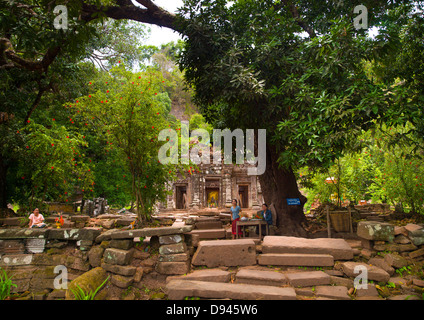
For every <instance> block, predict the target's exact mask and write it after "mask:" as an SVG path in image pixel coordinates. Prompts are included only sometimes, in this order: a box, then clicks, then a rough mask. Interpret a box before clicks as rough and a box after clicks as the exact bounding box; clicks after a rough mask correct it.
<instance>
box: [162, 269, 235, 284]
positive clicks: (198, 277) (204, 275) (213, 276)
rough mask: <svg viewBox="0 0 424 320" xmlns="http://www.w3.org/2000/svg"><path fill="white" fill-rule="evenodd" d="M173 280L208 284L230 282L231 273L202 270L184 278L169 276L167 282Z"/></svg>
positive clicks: (218, 270) (217, 270)
mask: <svg viewBox="0 0 424 320" xmlns="http://www.w3.org/2000/svg"><path fill="white" fill-rule="evenodd" d="M172 280H195V281H208V282H230V280H231V273H230V272H228V271H225V270H221V269H202V270H194V271H193V272H192V273H189V274H187V275H184V276H169V277H167V278H166V282H167V283H168V282H170V281H172Z"/></svg>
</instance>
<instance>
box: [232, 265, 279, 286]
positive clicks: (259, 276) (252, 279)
mask: <svg viewBox="0 0 424 320" xmlns="http://www.w3.org/2000/svg"><path fill="white" fill-rule="evenodd" d="M235 282H236V283H245V284H253V285H264V286H277V287H278V286H282V285H285V284H287V278H286V276H285V275H284V274H282V273H280V272H276V271H266V270H254V269H241V270H239V271H238V272H237V274H236V280H235Z"/></svg>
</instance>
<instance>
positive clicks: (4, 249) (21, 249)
mask: <svg viewBox="0 0 424 320" xmlns="http://www.w3.org/2000/svg"><path fill="white" fill-rule="evenodd" d="M41 240H42V239H41ZM23 253H25V245H24V242H23V241H22V240H0V254H23Z"/></svg>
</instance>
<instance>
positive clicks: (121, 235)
mask: <svg viewBox="0 0 424 320" xmlns="http://www.w3.org/2000/svg"><path fill="white" fill-rule="evenodd" d="M192 229H193V226H182V227H162V228H144V229H134V230H118V231H116V230H115V231H113V232H111V233H110V237H111V239H133V238H137V237H140V238H141V237H143V238H145V237H153V236H166V235H171V234H182V233H186V232H190V231H191V230H192Z"/></svg>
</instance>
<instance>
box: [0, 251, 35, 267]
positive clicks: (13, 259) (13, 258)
mask: <svg viewBox="0 0 424 320" xmlns="http://www.w3.org/2000/svg"><path fill="white" fill-rule="evenodd" d="M32 260H33V255H32V254H5V255H2V256H1V258H0V266H1V267H12V266H26V265H30V264H31V263H32Z"/></svg>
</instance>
